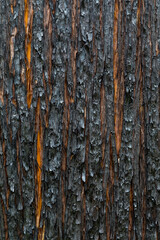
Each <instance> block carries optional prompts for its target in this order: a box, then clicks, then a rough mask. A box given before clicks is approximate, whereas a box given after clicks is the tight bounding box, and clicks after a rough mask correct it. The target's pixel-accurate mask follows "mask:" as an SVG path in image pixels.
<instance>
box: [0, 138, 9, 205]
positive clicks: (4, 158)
mask: <svg viewBox="0 0 160 240" xmlns="http://www.w3.org/2000/svg"><path fill="white" fill-rule="evenodd" d="M2 151H3V166H4V171H5V181H6V206H7V210H8V201H9V194H10V190H9V185H8V173H7V166H6V147H5V140H4V139H3V143H2Z"/></svg>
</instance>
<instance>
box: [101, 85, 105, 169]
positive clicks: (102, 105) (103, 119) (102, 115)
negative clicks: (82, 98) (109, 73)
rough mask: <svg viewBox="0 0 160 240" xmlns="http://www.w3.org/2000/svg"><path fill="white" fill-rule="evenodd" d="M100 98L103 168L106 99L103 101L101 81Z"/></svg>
mask: <svg viewBox="0 0 160 240" xmlns="http://www.w3.org/2000/svg"><path fill="white" fill-rule="evenodd" d="M100 95H101V100H100V119H101V138H102V162H101V167H102V168H104V158H105V144H106V132H107V128H106V101H105V88H104V83H103V81H102V83H101V90H100Z"/></svg>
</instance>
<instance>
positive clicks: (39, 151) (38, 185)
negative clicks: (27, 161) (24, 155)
mask: <svg viewBox="0 0 160 240" xmlns="http://www.w3.org/2000/svg"><path fill="white" fill-rule="evenodd" d="M36 115H37V117H36V121H37V123H38V124H37V127H38V133H37V171H36V176H35V183H36V186H35V196H36V227H37V228H39V224H40V217H41V209H42V164H43V128H42V122H41V115H40V98H38V101H37V112H36Z"/></svg>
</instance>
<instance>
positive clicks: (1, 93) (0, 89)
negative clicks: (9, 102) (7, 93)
mask: <svg viewBox="0 0 160 240" xmlns="http://www.w3.org/2000/svg"><path fill="white" fill-rule="evenodd" d="M3 94H4V87H3V80H2V82H1V86H0V100H1V103H2V105H4V99H3Z"/></svg>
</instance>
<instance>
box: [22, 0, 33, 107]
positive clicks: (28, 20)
mask: <svg viewBox="0 0 160 240" xmlns="http://www.w3.org/2000/svg"><path fill="white" fill-rule="evenodd" d="M32 23H33V7H32V2H31V7H29V0H24V26H25V53H26V58H25V64H26V83H27V105H28V108H30V106H31V102H32V95H33V89H32V68H31V42H32Z"/></svg>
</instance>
